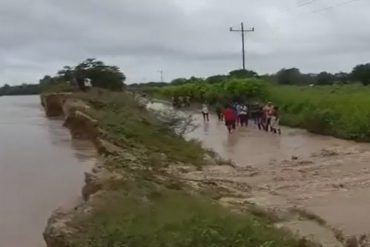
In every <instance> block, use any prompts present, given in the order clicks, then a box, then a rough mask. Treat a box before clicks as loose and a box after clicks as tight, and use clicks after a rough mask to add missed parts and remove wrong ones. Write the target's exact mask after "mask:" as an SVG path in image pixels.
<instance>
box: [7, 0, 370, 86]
mask: <svg viewBox="0 0 370 247" xmlns="http://www.w3.org/2000/svg"><path fill="white" fill-rule="evenodd" d="M302 2H304V1H299V0H282V1H276V0H263V1H262V0H260V1H246V0H230V1H224V0H122V1H116V0H106V1H101V0H99V1H98V0H84V1H75V0H63V1H55V0H38V1H29V0H18V1H12V0H3V1H1V2H0V25H1V28H0V34H1V37H2V38H1V39H0V73H1V76H2V83H11V84H17V83H23V82H37V80H38V79H39V78H40V77H42V76H43V75H44V74H53V73H55V72H56V71H57V70H58V69H59V68H61V67H62V66H63V65H70V64H76V63H78V62H79V61H81V60H83V59H85V58H87V57H96V58H99V59H102V60H104V61H106V62H107V63H113V64H117V65H118V66H120V67H121V68H122V70H123V71H124V72H125V73H126V74H127V76H128V79H129V81H130V82H137V81H141V80H158V78H159V74H158V72H157V71H158V70H159V69H163V70H164V71H165V77H166V79H168V80H169V79H172V78H174V77H180V76H191V75H196V76H207V75H210V74H215V73H226V72H227V71H229V70H232V69H235V68H239V67H240V63H241V61H240V59H241V54H240V46H241V44H240V42H241V41H240V36H239V35H238V34H237V33H229V32H228V28H229V27H230V26H235V27H237V26H238V25H239V23H240V21H245V22H246V23H247V24H248V25H249V26H255V28H256V32H254V33H248V34H247V41H246V45H247V52H248V53H247V63H248V67H249V68H251V69H254V70H257V71H258V72H260V73H272V72H276V71H277V70H278V69H280V68H282V67H290V66H297V67H299V68H301V69H302V70H303V71H307V72H308V71H312V72H318V71H321V70H328V71H332V72H335V71H339V70H346V71H348V70H350V69H351V68H352V67H353V66H354V65H355V64H357V63H363V62H368V61H370V56H369V55H370V50H369V49H368V47H369V45H368V44H369V43H370V42H369V41H370V33H369V32H367V27H368V26H369V25H370V17H369V15H368V12H369V10H370V2H368V1H366V0H358V1H355V2H352V3H350V4H345V5H343V6H339V5H340V4H341V3H344V2H346V0H316V1H313V2H312V3H311V4H308V5H306V6H301V7H299V6H298V5H299V3H302ZM306 2H309V1H306ZM328 6H337V7H335V8H331V9H330V8H329V9H326V10H323V9H325V8H326V7H328Z"/></svg>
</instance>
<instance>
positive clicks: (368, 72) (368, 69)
mask: <svg viewBox="0 0 370 247" xmlns="http://www.w3.org/2000/svg"><path fill="white" fill-rule="evenodd" d="M352 78H353V79H354V80H357V81H360V82H361V83H362V84H363V85H365V86H367V85H369V84H370V63H367V64H360V65H357V66H356V67H354V68H353V70H352Z"/></svg>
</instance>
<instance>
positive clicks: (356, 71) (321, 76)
mask: <svg viewBox="0 0 370 247" xmlns="http://www.w3.org/2000/svg"><path fill="white" fill-rule="evenodd" d="M248 78H259V79H264V80H265V81H269V82H274V83H276V84H282V85H310V84H313V85H334V84H351V83H362V84H363V85H365V86H366V85H370V63H367V64H360V65H357V66H355V67H354V68H353V69H352V71H351V72H350V73H346V72H338V73H334V74H332V73H329V72H326V71H323V72H320V73H302V72H301V71H300V70H299V69H297V68H288V69H285V68H284V69H281V70H280V71H278V72H277V73H275V74H264V75H258V74H257V73H256V72H254V71H251V70H234V71H231V72H230V73H229V74H227V75H213V76H210V77H208V78H199V77H194V76H193V77H190V78H189V79H187V78H177V79H174V80H172V81H171V82H168V83H165V82H148V83H141V84H131V85H129V87H130V88H131V89H138V90H140V89H145V88H148V87H162V86H168V85H173V86H174V85H183V84H189V83H201V82H205V83H210V84H214V83H223V82H227V81H229V80H230V79H248Z"/></svg>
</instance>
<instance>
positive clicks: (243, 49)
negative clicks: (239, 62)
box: [230, 22, 254, 70]
mask: <svg viewBox="0 0 370 247" xmlns="http://www.w3.org/2000/svg"><path fill="white" fill-rule="evenodd" d="M230 32H240V33H241V34H242V54H243V70H245V41H244V39H245V38H244V35H245V33H247V32H254V27H252V28H251V29H244V23H243V22H242V23H241V24H240V29H233V28H232V27H230Z"/></svg>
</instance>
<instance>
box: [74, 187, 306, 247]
mask: <svg viewBox="0 0 370 247" xmlns="http://www.w3.org/2000/svg"><path fill="white" fill-rule="evenodd" d="M107 197H108V198H107V199H106V202H108V203H105V204H104V205H102V206H101V207H100V209H99V211H98V212H97V213H96V214H95V215H94V216H93V217H92V218H91V217H90V218H88V219H81V221H80V225H83V226H84V227H85V229H86V231H85V232H83V233H82V234H80V235H79V236H80V237H79V238H78V239H76V240H75V242H74V243H73V246H81V247H82V246H83V247H100V246H112V247H113V246H114V247H115V246H130V247H142V246H152V247H167V246H168V247H170V246H171V247H172V246H176V247H197V246H199V247H201V246H202V247H206V246H207V247H208V246H213V247H224V246H241V247H243V246H246V247H247V246H248V247H249V246H250V247H252V246H253V247H254V246H275V247H280V246H281V247H288V246H299V243H298V242H297V241H296V240H294V239H293V238H292V237H291V236H290V235H289V234H287V233H285V232H283V231H278V230H276V229H274V228H272V227H270V226H269V225H270V224H269V223H270V222H268V221H266V219H265V218H259V217H256V216H253V215H248V214H245V215H240V214H236V213H231V212H229V211H228V210H226V209H224V208H222V207H220V206H219V205H217V204H215V203H214V202H212V201H210V200H208V199H205V198H200V197H197V196H190V195H188V194H186V193H184V192H181V191H171V190H166V189H160V188H157V190H156V191H153V190H152V189H151V190H145V192H143V191H142V190H141V191H140V190H139V191H137V190H135V194H128V193H127V192H126V191H122V190H118V191H114V192H111V194H109V195H107Z"/></svg>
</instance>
